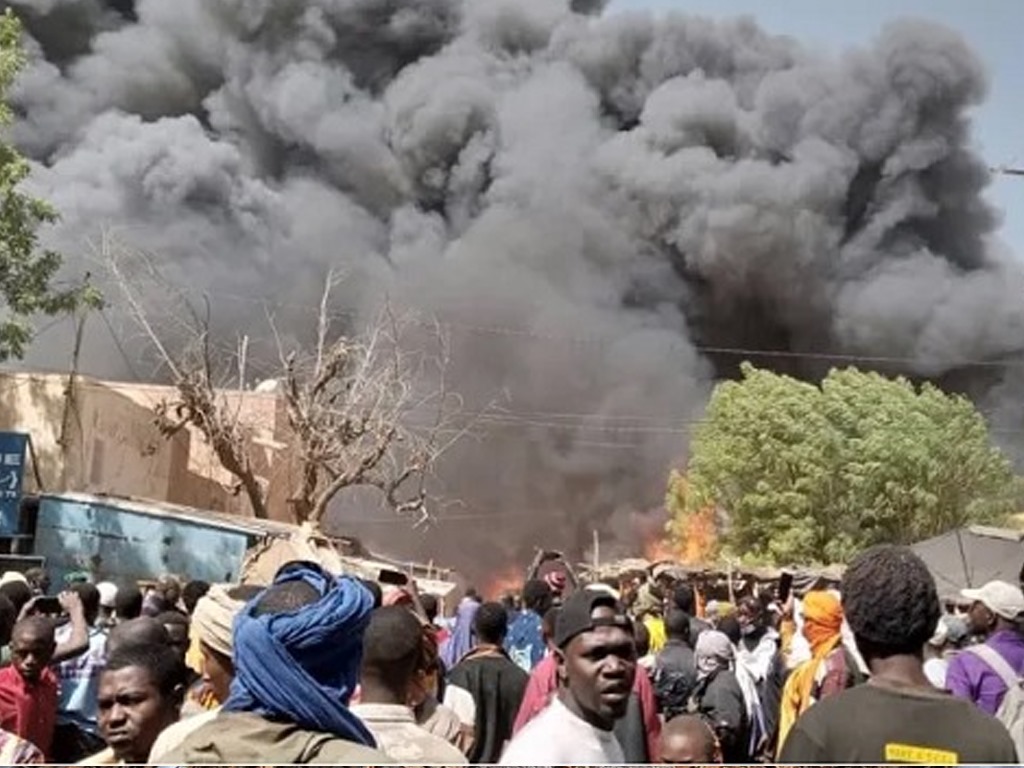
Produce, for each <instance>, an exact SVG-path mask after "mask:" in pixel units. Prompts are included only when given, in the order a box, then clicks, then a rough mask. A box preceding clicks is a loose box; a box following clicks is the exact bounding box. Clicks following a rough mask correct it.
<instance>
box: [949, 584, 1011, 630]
mask: <svg viewBox="0 0 1024 768" xmlns="http://www.w3.org/2000/svg"><path fill="white" fill-rule="evenodd" d="M960 594H961V595H963V596H964V598H965V599H967V600H970V601H971V602H972V603H981V604H982V605H984V606H985V607H986V608H988V609H989V610H990V611H992V613H994V614H995V615H996V616H1002V617H1003V618H1004V619H1006V620H1008V621H1015V620H1017V619H1019V618H1020V616H1021V614H1024V593H1022V592H1021V591H1020V587H1015V586H1013V584H1007V583H1006V582H1005V581H990V582H989V583H988V584H986V585H985V586H983V587H982V588H981V589H965V590H963V592H961V593H960Z"/></svg>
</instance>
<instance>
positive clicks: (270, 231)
mask: <svg viewBox="0 0 1024 768" xmlns="http://www.w3.org/2000/svg"><path fill="white" fill-rule="evenodd" d="M0 5H9V6H13V7H14V8H15V10H16V11H17V12H18V13H19V14H20V15H22V17H23V18H24V19H25V21H26V26H27V31H28V34H29V36H30V39H29V41H28V44H29V48H30V54H31V64H30V66H29V67H28V69H27V71H26V72H25V73H24V76H23V77H22V78H21V80H20V83H19V87H18V90H17V94H16V102H17V106H18V109H19V115H20V117H19V121H18V123H17V126H16V130H15V136H16V139H17V142H18V144H19V146H20V147H21V148H22V149H23V150H24V151H25V152H26V153H27V154H28V155H29V156H30V157H31V158H32V159H33V160H34V161H35V163H36V164H37V167H36V169H35V173H34V176H33V184H34V188H35V189H36V190H37V191H39V192H40V193H41V194H43V195H44V196H46V197H47V198H49V199H50V200H52V201H53V203H54V204H55V205H56V206H57V208H58V209H59V210H60V212H61V215H62V222H61V224H60V226H59V228H58V229H57V230H56V231H54V232H52V233H51V234H50V236H51V239H52V240H53V241H54V242H55V243H56V244H57V245H58V246H59V247H60V248H61V249H62V250H63V251H64V252H65V253H66V254H67V255H68V259H69V262H70V264H71V266H72V267H74V265H75V263H76V258H80V257H77V256H76V254H80V253H82V252H84V250H85V242H86V241H87V240H88V239H89V238H95V237H96V236H97V235H98V233H99V232H100V231H101V230H102V229H103V228H104V227H112V228H114V229H115V230H116V231H117V232H118V233H119V237H120V238H121V239H123V240H126V241H127V242H129V243H131V244H134V245H137V246H139V247H144V248H145V249H146V250H147V251H148V252H150V253H152V254H154V258H156V259H157V260H158V261H159V263H160V265H161V269H162V270H163V271H164V272H165V273H166V274H167V275H168V276H169V277H170V278H171V279H172V280H174V281H176V282H179V283H182V284H186V285H189V286H191V287H193V288H194V289H196V290H202V291H205V292H208V293H209V294H210V295H211V296H213V297H219V298H218V300H217V301H216V303H215V310H216V313H217V317H218V323H219V324H220V325H221V326H222V327H224V328H226V329H229V330H231V331H232V332H236V331H237V332H240V333H250V334H253V335H255V336H259V335H261V334H262V335H264V336H265V335H266V334H267V330H266V322H265V316H264V310H263V308H262V303H261V302H262V301H263V300H264V299H266V300H267V301H269V302H270V303H272V304H274V305H276V306H279V307H281V308H283V309H282V310H281V312H282V315H281V316H282V317H283V318H284V322H286V323H291V324H292V325H294V326H295V327H289V328H286V329H285V330H286V331H287V332H290V333H293V334H296V335H301V334H302V333H303V331H302V330H301V329H300V328H299V327H298V326H300V325H301V324H303V323H305V324H312V322H313V320H314V317H313V313H315V309H316V305H317V303H318V301H319V294H320V291H321V289H322V281H323V279H324V275H325V273H326V271H327V270H328V269H329V268H332V267H333V268H335V269H338V270H339V271H341V272H342V273H344V274H345V275H346V277H347V280H346V282H345V285H344V287H343V288H342V290H341V291H340V292H339V294H338V297H337V299H338V307H339V308H340V309H344V310H351V311H354V312H357V313H358V312H364V313H366V312H371V311H372V310H373V309H374V308H375V307H377V306H378V304H379V301H380V299H381V297H382V296H384V295H388V296H390V297H391V298H392V300H393V301H395V302H397V303H398V304H400V305H401V306H404V307H415V308H417V309H419V310H422V311H423V312H424V313H426V314H428V315H436V316H437V317H439V318H440V319H441V320H443V321H446V322H448V323H450V324H451V334H452V342H453V356H454V359H453V366H454V368H453V372H452V373H453V385H454V387H455V388H456V389H458V390H460V391H461V392H463V393H465V394H466V396H467V399H468V402H469V403H470V404H471V405H476V406H479V405H481V404H483V403H486V402H490V401H492V400H498V401H500V403H501V407H502V408H504V409H505V410H506V411H507V412H508V414H510V415H506V416H503V417H502V418H494V419H491V420H488V421H485V422H484V423H482V424H481V425H480V426H481V432H482V434H481V436H480V438H479V440H478V441H474V442H472V443H471V444H468V445H466V446H464V447H463V448H462V449H461V450H459V451H457V452H456V453H455V454H453V456H452V457H451V458H450V459H449V461H448V462H447V463H446V466H445V471H444V481H445V485H446V486H447V488H446V490H447V492H448V495H449V496H452V497H454V498H459V499H462V500H463V501H464V502H465V506H463V507H458V508H452V509H451V510H450V514H452V515H456V516H458V517H460V518H462V519H460V520H458V521H455V522H451V523H448V524H444V523H442V524H441V525H440V526H439V527H438V528H436V529H435V530H434V531H432V532H430V533H427V534H424V535H421V534H412V533H409V532H408V531H403V529H402V528H401V526H398V525H390V524H374V525H370V526H361V527H359V528H358V529H357V530H358V532H360V533H363V534H364V535H365V536H366V538H368V539H369V540H370V541H371V543H375V544H377V545H378V546H383V547H384V548H389V547H390V548H392V549H403V550H405V551H406V552H408V553H409V554H410V555H413V554H416V555H422V554H424V553H428V552H429V553H431V554H432V555H434V556H435V557H437V558H438V559H447V560H448V561H449V562H454V564H456V565H460V566H463V567H465V568H466V569H468V570H470V571H474V570H476V571H479V570H480V568H481V567H483V566H484V565H487V566H490V565H493V564H494V563H495V560H496V559H508V558H512V557H519V558H520V559H521V558H523V557H528V556H529V554H530V553H531V547H532V546H533V545H534V544H536V543H540V542H541V541H544V542H545V543H548V544H551V545H557V546H562V547H566V548H570V549H574V550H576V551H578V552H581V551H582V550H583V549H584V548H585V547H586V546H588V544H589V542H590V540H591V535H592V531H593V530H594V529H598V530H600V531H601V532H602V554H605V555H611V554H616V553H625V552H629V551H630V550H633V551H635V546H636V544H637V542H636V540H635V538H636V530H637V529H638V527H640V526H638V523H637V521H636V520H635V519H634V518H633V514H634V512H635V511H636V510H645V509H650V508H651V507H655V506H657V505H658V504H659V503H660V501H661V497H662V493H663V489H664V480H665V475H666V470H667V468H668V467H669V466H670V465H671V464H672V463H673V462H674V461H679V460H680V459H681V458H682V457H684V456H685V451H686V444H687V439H688V434H687V433H688V428H689V423H690V422H692V421H693V419H695V418H697V417H698V416H699V414H700V410H701V408H702V406H703V404H704V403H705V401H706V397H707V394H708V392H709V390H710V387H711V384H712V382H713V381H714V378H715V377H716V375H728V374H730V373H732V372H733V370H734V369H735V365H736V364H737V363H738V362H739V360H740V359H741V357H740V356H738V355H734V354H731V353H722V352H709V351H707V348H730V349H754V350H766V349H767V350H787V351H794V352H811V353H818V352H827V353H843V354H847V355H866V356H872V357H885V358H901V359H903V360H904V361H905V362H903V363H900V364H889V365H888V366H887V368H886V369H887V370H898V371H901V372H905V373H910V374H915V375H922V376H929V377H938V376H946V375H949V374H953V373H955V372H957V371H962V369H963V365H962V363H963V361H964V360H979V359H981V360H986V359H995V358H1001V357H1004V356H1006V355H1010V354H1015V353H1016V352H1017V350H1019V349H1020V348H1021V346H1022V340H1024V337H1022V330H1024V302H1022V301H1021V296H1022V295H1024V294H1022V290H1021V289H1022V288H1024V281H1022V279H1021V277H1022V273H1021V267H1020V265H1019V264H1018V263H1017V262H1016V261H1015V260H1014V259H1013V257H1012V256H1011V255H1009V254H1007V253H1006V252H1005V251H1004V250H1002V249H1001V247H1000V246H999V245H998V243H997V242H996V241H994V240H993V238H992V236H993V233H994V232H995V230H996V228H997V226H998V217H997V215H996V213H995V212H993V211H992V210H991V209H990V208H989V207H988V205H987V204H986V202H985V201H984V200H983V198H982V196H981V195H982V192H983V190H984V188H985V186H986V185H987V183H988V181H989V174H988V171H987V170H986V164H985V163H984V162H983V160H982V158H981V157H980V156H979V155H978V154H977V152H976V151H975V149H974V147H973V145H972V138H971V131H970V122H969V118H970V110H971V108H972V107H973V106H975V105H977V104H978V103H979V102H980V101H981V100H982V99H983V98H984V96H985V89H986V75H985V72H984V71H983V68H982V66H981V64H980V63H979V61H978V59H977V58H975V56H974V55H973V54H972V53H971V51H970V50H968V48H967V47H966V45H965V44H964V42H963V41H962V40H961V39H960V38H959V37H958V35H957V34H955V33H954V32H951V31H949V30H947V29H945V28H940V27H937V26H934V25H931V24H929V23H925V22H921V21H906V22H898V23H894V24H893V25H891V26H889V27H887V28H885V29H882V30H880V31H879V33H878V36H877V39H876V40H874V41H873V42H871V43H870V45H868V46H867V47H865V48H864V49H860V50H851V51H847V52H837V53H836V54H835V55H834V56H832V57H829V58H822V57H821V55H819V54H812V53H810V52H809V51H808V50H805V49H804V48H803V47H802V46H801V45H800V44H798V43H797V42H794V41H792V40H789V39H784V38H778V37H773V36H770V35H768V34H766V33H764V32H762V31H761V30H760V29H759V28H758V27H757V25H756V24H755V23H754V22H752V21H750V20H737V21H731V22H725V23H717V22H712V21H709V20H705V19H702V18H694V17H690V16H686V15H681V14H674V15H673V14H670V15H667V16H664V17H654V16H651V15H646V14H607V13H603V12H602V6H603V3H602V2H599V1H598V0H590V1H589V2H587V1H585V0H573V2H569V1H568V0H415V1H413V0H174V2H169V1H168V0H138V2H136V3H134V4H133V3H132V2H131V1H130V0H120V1H119V2H113V0H111V1H110V2H106V3H104V2H101V1H100V0H49V1H48V2H43V1H42V0H25V1H24V2H13V3H0ZM94 336H95V338H92V339H91V340H89V341H88V343H89V345H90V346H91V348H92V352H91V354H90V355H88V356H87V359H88V360H90V361H91V362H92V365H93V368H94V370H93V372H94V373H97V374H105V375H118V376H121V375H126V372H125V371H124V370H122V363H121V360H122V358H121V357H120V356H119V355H117V354H115V352H114V348H113V345H112V344H111V343H110V341H109V337H106V338H105V337H104V336H103V334H102V333H101V332H99V331H97V332H96V333H95V334H94ZM755 361H756V362H758V363H760V364H770V365H773V366H774V367H776V368H778V369H782V370H786V371H789V372H793V373H797V374H801V375H816V374H818V373H820V372H821V369H822V365H823V362H822V361H820V360H817V359H813V358H811V359H807V358H755ZM963 380H964V381H965V382H966V383H965V384H964V386H968V387H970V386H973V385H974V379H973V375H972V374H971V373H970V371H968V373H967V374H966V375H965V376H964V379H963ZM999 384H1000V382H999V376H995V377H993V376H992V374H991V371H990V369H986V370H985V378H984V381H983V382H981V383H980V384H978V386H979V387H981V389H980V391H981V393H982V394H983V393H984V392H989V393H991V392H992V391H998V389H996V390H993V389H992V387H998V386H999ZM980 396H981V395H979V397H980ZM369 514H370V513H368V512H366V513H360V512H358V511H350V510H345V511H344V516H349V517H351V516H355V517H367V516H368V515H369ZM484 516H492V519H490V520H487V519H484ZM606 547H607V549H606Z"/></svg>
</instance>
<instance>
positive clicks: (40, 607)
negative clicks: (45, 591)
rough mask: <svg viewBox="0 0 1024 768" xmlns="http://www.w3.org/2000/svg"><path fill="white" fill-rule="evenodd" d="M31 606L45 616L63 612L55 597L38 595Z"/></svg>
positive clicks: (57, 614)
mask: <svg viewBox="0 0 1024 768" xmlns="http://www.w3.org/2000/svg"><path fill="white" fill-rule="evenodd" d="M32 607H33V608H34V609H35V612H36V613H42V614H44V615H46V616H59V615H60V614H62V613H63V612H64V609H63V608H62V607H61V604H60V600H58V599H57V598H56V597H40V598H38V599H37V600H36V601H35V602H34V603H33V604H32Z"/></svg>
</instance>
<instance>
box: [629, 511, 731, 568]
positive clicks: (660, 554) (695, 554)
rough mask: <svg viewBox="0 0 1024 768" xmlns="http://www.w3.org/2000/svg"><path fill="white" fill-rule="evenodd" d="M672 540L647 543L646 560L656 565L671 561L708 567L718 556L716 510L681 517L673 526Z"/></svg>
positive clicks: (685, 514)
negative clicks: (656, 563)
mask: <svg viewBox="0 0 1024 768" xmlns="http://www.w3.org/2000/svg"><path fill="white" fill-rule="evenodd" d="M672 529H673V531H672V535H671V536H659V537H653V538H650V539H648V540H647V541H645V542H644V557H645V558H646V559H647V560H649V561H650V562H652V563H655V562H661V561H666V560H668V561H671V562H674V563H679V564H681V565H706V564H708V563H711V562H713V561H714V560H715V557H716V555H717V553H718V529H717V527H716V526H715V510H714V508H711V507H709V508H706V509H701V510H698V511H696V512H687V513H683V514H680V515H679V516H678V517H677V518H676V519H675V520H674V521H673V523H672Z"/></svg>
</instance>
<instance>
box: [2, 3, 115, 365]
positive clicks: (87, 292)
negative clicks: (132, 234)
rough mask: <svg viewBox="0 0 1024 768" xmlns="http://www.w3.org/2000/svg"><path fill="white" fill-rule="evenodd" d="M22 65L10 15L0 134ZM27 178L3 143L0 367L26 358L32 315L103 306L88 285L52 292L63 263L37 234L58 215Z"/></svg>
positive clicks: (5, 24) (24, 166)
mask: <svg viewBox="0 0 1024 768" xmlns="http://www.w3.org/2000/svg"><path fill="white" fill-rule="evenodd" d="M24 63H25V58H24V52H23V51H22V48H21V24H20V23H19V22H18V19H17V18H16V17H15V16H14V15H13V14H12V13H11V11H10V10H8V11H7V12H6V13H5V14H3V15H0V129H4V128H7V127H8V126H9V125H10V124H11V120H12V113H11V108H10V106H9V105H8V104H7V94H8V92H9V90H10V87H11V84H12V83H13V82H14V79H15V77H16V76H17V75H18V72H19V71H20V70H21V68H22V66H23V65H24ZM28 174H29V165H28V162H27V161H26V160H25V158H24V157H22V156H21V154H19V152H18V150H17V149H15V148H14V146H13V145H12V144H11V143H10V142H9V141H7V140H0V361H3V360H7V359H10V358H12V357H15V358H18V357H21V356H23V355H24V353H25V348H26V347H27V346H28V344H29V342H30V341H31V340H32V324H31V318H32V316H33V315H38V314H44V315H55V314H60V313H64V312H73V311H75V310H76V309H78V308H79V307H82V306H96V305H98V303H99V295H98V294H97V293H96V292H95V290H93V289H92V288H90V287H89V286H88V285H87V284H83V285H77V286H74V287H72V288H69V289H66V290H59V289H56V288H55V287H54V278H55V276H56V274H57V271H58V270H59V269H60V266H61V258H60V255H59V254H57V253H55V252H53V251H49V250H42V249H40V248H39V235H38V232H39V228H40V226H42V225H44V224H47V223H49V222H52V221H54V220H55V219H56V213H55V212H54V210H53V208H51V207H50V206H49V205H48V204H47V203H46V202H45V201H43V200H39V199H37V198H34V197H32V196H30V195H27V194H25V193H24V192H22V191H21V184H22V182H23V181H24V180H25V178H26V177H27V176H28Z"/></svg>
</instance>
